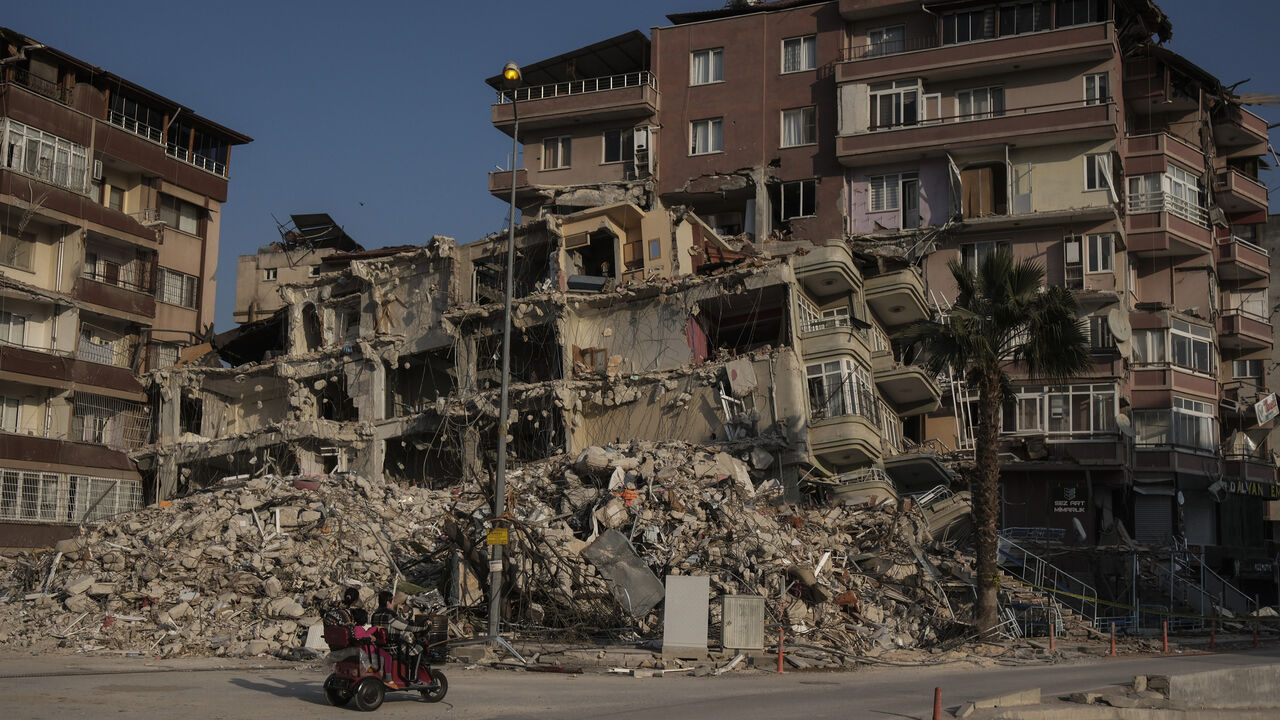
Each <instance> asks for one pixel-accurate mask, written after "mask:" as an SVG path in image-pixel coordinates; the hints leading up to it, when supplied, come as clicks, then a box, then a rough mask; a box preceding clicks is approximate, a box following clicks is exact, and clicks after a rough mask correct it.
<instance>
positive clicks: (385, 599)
mask: <svg viewBox="0 0 1280 720" xmlns="http://www.w3.org/2000/svg"><path fill="white" fill-rule="evenodd" d="M407 599H408V596H407V595H405V594H404V593H395V594H392V593H391V592H390V591H389V590H383V591H382V592H380V593H378V609H377V610H374V611H373V615H372V616H371V617H370V618H369V624H370V625H373V626H374V627H380V628H382V629H383V630H385V631H386V633H387V643H388V645H391V646H394V647H395V648H396V649H397V650H398V651H399V656H400V659H401V661H403V662H407V663H410V664H413V663H414V662H415V659H417V658H418V657H419V656H420V655H421V654H422V652H423V650H424V648H423V647H422V645H421V643H419V642H418V638H417V636H416V634H417V633H421V632H426V631H428V630H429V629H430V628H428V627H426V626H423V625H413V624H411V623H410V622H409V621H408V620H405V619H404V618H403V617H401V616H400V614H399V612H397V608H399V607H400V605H401V604H403V603H404V601H405V600H407Z"/></svg>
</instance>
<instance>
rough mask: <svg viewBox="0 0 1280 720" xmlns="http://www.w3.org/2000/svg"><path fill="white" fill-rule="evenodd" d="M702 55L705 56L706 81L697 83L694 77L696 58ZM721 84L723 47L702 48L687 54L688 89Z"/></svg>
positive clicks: (696, 66)
mask: <svg viewBox="0 0 1280 720" xmlns="http://www.w3.org/2000/svg"><path fill="white" fill-rule="evenodd" d="M704 54H705V55H706V56H707V79H706V80H702V81H699V80H698V78H697V75H696V71H697V68H698V62H697V58H698V56H699V55H704ZM713 61H714V62H713ZM722 82H724V46H720V47H713V48H703V49H701V50H693V51H691V52H690V53H689V87H697V86H699V85H715V84H716V83H722Z"/></svg>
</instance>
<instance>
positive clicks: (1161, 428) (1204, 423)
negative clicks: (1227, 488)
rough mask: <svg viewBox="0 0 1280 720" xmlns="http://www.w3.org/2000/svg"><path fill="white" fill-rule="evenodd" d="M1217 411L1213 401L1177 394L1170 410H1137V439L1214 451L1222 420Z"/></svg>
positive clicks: (1139, 442)
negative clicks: (1219, 421) (1219, 423)
mask: <svg viewBox="0 0 1280 720" xmlns="http://www.w3.org/2000/svg"><path fill="white" fill-rule="evenodd" d="M1213 410H1214V407H1213V405H1211V404H1209V403H1206V402H1201V401H1199V400H1191V399H1189V398H1183V397H1177V396H1174V398H1173V407H1172V408H1170V409H1165V408H1160V409H1156V410H1134V411H1133V430H1134V434H1135V437H1136V442H1137V444H1138V445H1180V446H1183V447H1191V448H1196V449H1200V450H1213V449H1215V448H1217V446H1218V419H1217V416H1216V415H1215V414H1214V412H1213Z"/></svg>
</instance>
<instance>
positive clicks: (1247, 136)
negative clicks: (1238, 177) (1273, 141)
mask: <svg viewBox="0 0 1280 720" xmlns="http://www.w3.org/2000/svg"><path fill="white" fill-rule="evenodd" d="M1268 137H1269V136H1268V133H1267V121H1266V120H1263V119H1262V118H1260V117H1258V116H1257V115H1254V114H1253V113H1251V112H1249V111H1248V110H1245V109H1244V108H1242V107H1240V106H1239V105H1227V106H1225V107H1224V109H1223V111H1222V112H1221V114H1219V115H1217V116H1216V117H1215V118H1214V120H1213V142H1214V144H1215V145H1217V146H1218V151H1219V152H1220V153H1221V154H1222V155H1223V156H1225V157H1235V156H1237V155H1261V154H1263V153H1265V152H1266V145H1267V142H1268Z"/></svg>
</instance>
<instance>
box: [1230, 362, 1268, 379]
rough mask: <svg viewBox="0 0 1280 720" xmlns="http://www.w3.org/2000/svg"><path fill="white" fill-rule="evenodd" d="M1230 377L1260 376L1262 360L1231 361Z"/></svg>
mask: <svg viewBox="0 0 1280 720" xmlns="http://www.w3.org/2000/svg"><path fill="white" fill-rule="evenodd" d="M1231 377H1234V378H1260V377H1262V361H1261V360H1235V361H1233V362H1232V363H1231Z"/></svg>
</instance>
